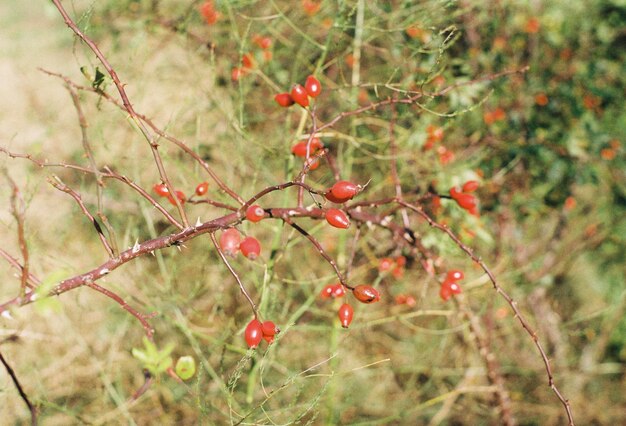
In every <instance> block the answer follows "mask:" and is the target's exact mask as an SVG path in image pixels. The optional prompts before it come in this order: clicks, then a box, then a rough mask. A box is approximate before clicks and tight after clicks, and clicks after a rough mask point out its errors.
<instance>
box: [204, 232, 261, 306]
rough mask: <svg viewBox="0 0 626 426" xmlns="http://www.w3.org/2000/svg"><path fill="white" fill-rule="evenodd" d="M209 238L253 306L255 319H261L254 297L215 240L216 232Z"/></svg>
mask: <svg viewBox="0 0 626 426" xmlns="http://www.w3.org/2000/svg"><path fill="white" fill-rule="evenodd" d="M209 236H210V237H211V241H212V242H213V245H214V246H215V249H216V250H217V254H219V255H220V258H221V259H222V262H224V264H225V265H226V268H228V271H229V272H230V273H231V275H232V276H233V277H234V278H235V281H237V284H239V289H240V290H241V292H242V293H243V295H244V296H245V297H246V299H248V303H250V306H252V310H253V311H254V317H255V318H258V317H259V311H258V310H257V307H256V304H255V303H254V301H253V300H252V297H250V294H248V290H246V287H245V286H244V285H243V283H242V282H241V279H240V278H239V275H237V272H236V271H235V270H234V269H233V267H232V266H231V265H230V262H229V261H228V259H227V258H226V255H225V254H224V252H223V251H222V249H221V247H220V245H219V243H218V242H217V239H216V238H215V232H211V233H210V234H209Z"/></svg>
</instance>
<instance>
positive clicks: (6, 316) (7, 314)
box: [0, 311, 13, 320]
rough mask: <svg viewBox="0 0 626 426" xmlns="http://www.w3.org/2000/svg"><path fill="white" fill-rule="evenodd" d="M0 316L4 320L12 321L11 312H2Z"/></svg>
mask: <svg viewBox="0 0 626 426" xmlns="http://www.w3.org/2000/svg"><path fill="white" fill-rule="evenodd" d="M0 315H2V316H3V317H4V318H6V319H10V320H12V319H13V317H12V316H11V312H9V311H2V313H1V314H0Z"/></svg>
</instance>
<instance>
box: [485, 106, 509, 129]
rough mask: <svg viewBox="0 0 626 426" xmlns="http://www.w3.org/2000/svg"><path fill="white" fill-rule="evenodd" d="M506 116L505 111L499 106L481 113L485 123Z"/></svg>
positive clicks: (500, 119)
mask: <svg viewBox="0 0 626 426" xmlns="http://www.w3.org/2000/svg"><path fill="white" fill-rule="evenodd" d="M505 118H506V112H504V110H503V109H502V108H500V107H498V108H496V109H494V110H493V111H486V112H485V113H484V114H483V120H485V124H487V125H490V124H493V123H495V122H496V121H502V120H504V119H505Z"/></svg>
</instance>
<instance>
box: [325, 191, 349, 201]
mask: <svg viewBox="0 0 626 426" xmlns="http://www.w3.org/2000/svg"><path fill="white" fill-rule="evenodd" d="M324 197H326V199H327V200H328V201H330V202H332V203H337V204H343V203H345V202H346V201H350V198H337V197H335V196H334V195H333V193H332V192H330V191H328V192H327V193H326V194H324Z"/></svg>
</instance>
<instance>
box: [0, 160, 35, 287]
mask: <svg viewBox="0 0 626 426" xmlns="http://www.w3.org/2000/svg"><path fill="white" fill-rule="evenodd" d="M5 175H6V177H7V179H8V181H9V184H10V185H11V211H12V213H13V217H15V221H16V222H17V240H18V244H19V246H20V252H21V253H22V265H21V270H22V274H21V278H20V284H21V285H20V296H22V297H23V296H24V295H25V294H26V287H27V285H28V277H29V275H30V274H29V258H30V256H29V254H28V244H27V243H26V236H25V234H24V214H25V210H26V206H25V204H24V200H23V199H22V196H21V193H20V190H19V188H18V187H17V184H16V183H15V181H13V179H12V178H11V176H9V174H8V172H6V171H5Z"/></svg>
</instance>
